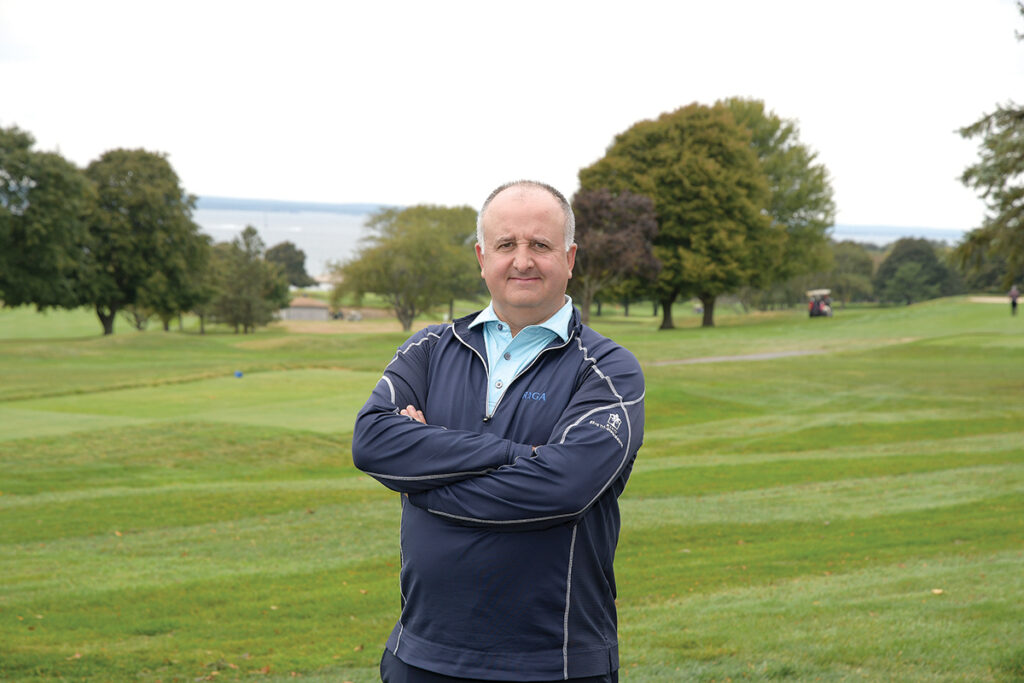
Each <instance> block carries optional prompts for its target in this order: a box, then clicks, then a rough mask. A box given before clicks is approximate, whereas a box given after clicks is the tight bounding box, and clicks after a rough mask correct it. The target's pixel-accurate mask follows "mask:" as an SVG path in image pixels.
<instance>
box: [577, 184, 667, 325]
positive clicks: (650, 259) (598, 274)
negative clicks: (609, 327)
mask: <svg viewBox="0 0 1024 683" xmlns="http://www.w3.org/2000/svg"><path fill="white" fill-rule="evenodd" d="M572 204H573V212H574V213H575V214H576V244H577V245H578V249H577V251H576V265H575V266H574V267H573V271H572V280H570V281H569V292H570V293H571V294H572V296H573V297H574V298H575V299H576V301H577V303H578V305H579V309H580V313H581V314H582V316H583V322H588V321H589V320H590V304H591V302H592V301H593V300H594V298H595V297H596V296H597V294H598V292H600V291H601V290H602V289H606V288H609V287H613V286H615V285H616V284H618V283H620V282H622V281H623V280H625V279H626V278H629V277H633V276H640V277H642V278H644V279H653V277H654V276H655V275H656V274H657V272H658V270H659V269H660V264H659V263H658V260H657V259H656V258H655V257H654V252H653V245H652V243H653V241H654V237H655V235H657V234H658V219H657V215H656V214H655V211H654V202H653V201H651V199H650V198H649V197H644V196H643V195H638V194H634V193H632V192H620V193H618V194H612V193H611V192H610V191H608V190H606V189H599V190H581V191H580V192H578V193H576V196H575V197H573V202H572Z"/></svg>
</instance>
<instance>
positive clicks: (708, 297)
mask: <svg viewBox="0 0 1024 683" xmlns="http://www.w3.org/2000/svg"><path fill="white" fill-rule="evenodd" d="M698 298H699V299H700V305H701V306H702V307H703V308H704V319H703V320H702V321H701V323H700V326H701V327H714V326H715V297H714V295H712V294H701V295H700V296H699V297H698Z"/></svg>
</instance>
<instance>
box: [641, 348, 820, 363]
mask: <svg viewBox="0 0 1024 683" xmlns="http://www.w3.org/2000/svg"><path fill="white" fill-rule="evenodd" d="M823 353H828V352H827V351H822V350H813V349H811V350H805V351H773V352H771V353H749V354H745V355H742V356H704V357H702V358H684V359H682V360H659V361H654V362H653V363H647V364H646V365H650V366H652V367H657V366H659V365H696V364H698V363H732V362H735V361H750V360H773V359H775V358H791V357H793V356H817V355H820V354H823Z"/></svg>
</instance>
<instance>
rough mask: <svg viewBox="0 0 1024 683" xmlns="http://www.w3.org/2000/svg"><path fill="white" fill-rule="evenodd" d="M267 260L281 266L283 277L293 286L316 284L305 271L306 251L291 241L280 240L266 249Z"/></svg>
mask: <svg viewBox="0 0 1024 683" xmlns="http://www.w3.org/2000/svg"><path fill="white" fill-rule="evenodd" d="M267 260H268V261H270V262H271V263H276V264H277V265H278V266H280V267H281V271H282V272H283V273H284V276H285V279H286V280H288V284H290V285H292V286H293V287H309V286H311V285H315V284H316V280H314V279H313V278H311V277H310V276H309V273H307V272H306V252H304V251H302V250H301V249H299V248H298V247H297V246H295V244H294V243H292V242H281V243H280V244H275V245H274V246H272V247H270V249H267Z"/></svg>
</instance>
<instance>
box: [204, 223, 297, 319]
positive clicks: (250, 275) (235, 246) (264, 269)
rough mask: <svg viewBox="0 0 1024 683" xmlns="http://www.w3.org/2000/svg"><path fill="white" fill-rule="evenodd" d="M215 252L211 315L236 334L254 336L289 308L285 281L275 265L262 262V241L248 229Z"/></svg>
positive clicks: (249, 227) (250, 228)
mask: <svg viewBox="0 0 1024 683" xmlns="http://www.w3.org/2000/svg"><path fill="white" fill-rule="evenodd" d="M216 249H217V251H218V252H219V254H218V256H217V257H215V262H216V263H217V265H218V267H219V269H220V271H219V273H218V276H219V277H218V279H219V281H220V287H219V289H218V294H217V295H216V296H215V298H214V300H213V310H214V315H215V316H216V318H217V319H218V320H220V321H221V322H224V323H227V324H228V325H231V326H233V327H234V328H235V334H237V333H238V332H239V330H241V331H242V332H243V333H244V334H248V333H249V332H254V331H255V330H256V327H257V326H260V325H266V324H267V323H269V322H270V321H271V320H273V319H274V314H275V313H276V312H277V311H278V310H280V309H281V308H283V307H284V306H287V305H288V301H289V295H288V281H287V280H286V279H285V277H284V274H283V273H282V272H281V270H280V268H279V267H278V266H277V265H276V264H273V263H270V262H268V261H267V260H266V259H265V258H264V246H263V240H262V239H260V236H259V233H258V232H257V231H256V228H254V227H252V226H251V225H247V226H246V227H245V230H243V231H242V234H241V235H239V236H238V237H236V238H235V239H233V240H232V241H231V242H230V243H229V244H218V245H216Z"/></svg>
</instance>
